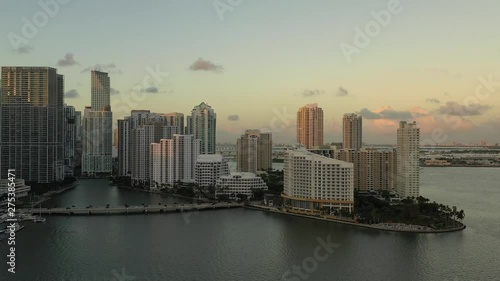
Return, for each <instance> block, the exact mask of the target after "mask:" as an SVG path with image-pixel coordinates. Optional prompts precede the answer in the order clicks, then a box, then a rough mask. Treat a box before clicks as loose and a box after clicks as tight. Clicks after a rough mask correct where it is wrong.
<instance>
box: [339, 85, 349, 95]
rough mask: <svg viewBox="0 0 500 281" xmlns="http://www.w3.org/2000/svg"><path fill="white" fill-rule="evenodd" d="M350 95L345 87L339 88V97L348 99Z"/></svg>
mask: <svg viewBox="0 0 500 281" xmlns="http://www.w3.org/2000/svg"><path fill="white" fill-rule="evenodd" d="M348 95H349V91H347V90H346V89H345V88H343V87H339V90H338V91H337V97H347V96H348Z"/></svg>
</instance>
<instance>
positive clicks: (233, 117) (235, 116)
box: [227, 114, 240, 121]
mask: <svg viewBox="0 0 500 281" xmlns="http://www.w3.org/2000/svg"><path fill="white" fill-rule="evenodd" d="M227 120H229V121H238V120H240V116H239V115H237V114H232V115H229V116H228V117H227Z"/></svg>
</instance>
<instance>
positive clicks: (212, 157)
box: [195, 154, 229, 187]
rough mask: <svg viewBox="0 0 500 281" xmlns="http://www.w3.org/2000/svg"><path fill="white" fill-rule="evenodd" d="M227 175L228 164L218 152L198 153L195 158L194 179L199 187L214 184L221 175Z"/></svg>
mask: <svg viewBox="0 0 500 281" xmlns="http://www.w3.org/2000/svg"><path fill="white" fill-rule="evenodd" d="M227 175H229V165H228V163H227V161H226V160H225V159H224V157H223V156H222V155H220V154H203V155H199V156H198V159H197V160H196V170H195V180H196V182H197V183H198V186H200V187H208V186H215V185H216V184H217V180H218V179H219V178H220V177H221V176H227Z"/></svg>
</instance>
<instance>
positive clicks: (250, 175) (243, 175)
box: [221, 172, 258, 179]
mask: <svg viewBox="0 0 500 281" xmlns="http://www.w3.org/2000/svg"><path fill="white" fill-rule="evenodd" d="M235 177H240V178H242V179H253V178H257V177H258V176H257V175H256V174H254V173H249V172H236V173H231V175H228V176H222V177H221V178H235Z"/></svg>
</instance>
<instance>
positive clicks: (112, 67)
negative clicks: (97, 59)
mask: <svg viewBox="0 0 500 281" xmlns="http://www.w3.org/2000/svg"><path fill="white" fill-rule="evenodd" d="M91 70H97V71H103V72H109V73H122V72H121V70H119V69H117V68H116V64H114V63H109V64H96V65H94V66H90V67H87V68H85V69H83V70H82V73H83V72H89V71H91Z"/></svg>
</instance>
